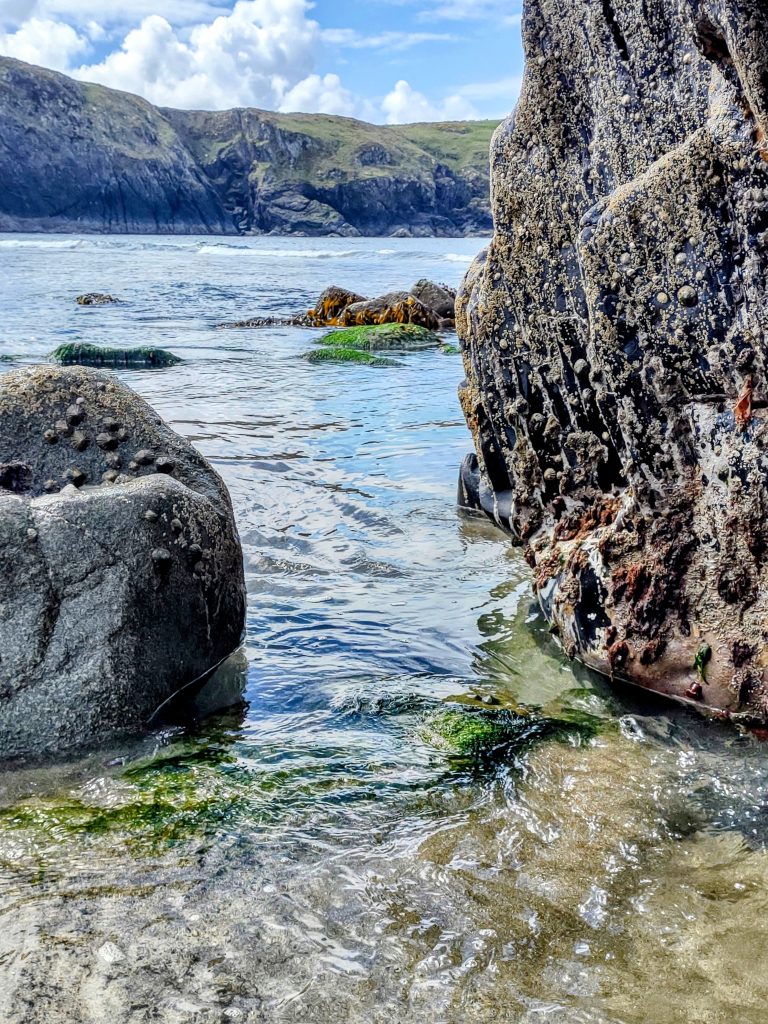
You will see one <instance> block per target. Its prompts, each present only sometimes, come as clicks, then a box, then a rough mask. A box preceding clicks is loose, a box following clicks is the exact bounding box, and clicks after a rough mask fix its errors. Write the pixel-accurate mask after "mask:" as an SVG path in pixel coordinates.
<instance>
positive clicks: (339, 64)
mask: <svg viewBox="0 0 768 1024" xmlns="http://www.w3.org/2000/svg"><path fill="white" fill-rule="evenodd" d="M519 12H520V0H316V2H315V3H311V2H308V0H237V2H234V0H0V54H4V55H6V56H10V57H17V58H18V59H19V60H24V61H27V62H29V63H31V64H40V65H42V66H43V67H47V68H52V69H54V70H56V71H63V72H65V73H66V74H69V75H72V76H73V77H74V78H79V79H82V80H84V81H91V82H100V83H102V84H104V85H108V86H112V87H113V88H116V89H124V90H126V91H128V92H133V93H138V94H139V95H141V96H144V97H146V98H147V99H148V100H151V101H152V102H153V103H156V104H159V105H161V106H173V107H181V108H186V109H205V110H221V109H226V108H228V107H241V106H253V107H260V108H262V109H266V110H281V111H286V112H287V111H303V112H308V113H315V112H320V113H326V114H343V115H345V116H349V117H359V118H363V119H364V120H368V121H373V122H375V123H377V124H385V123H388V124H398V123H403V122H408V121H432V120H460V119H464V118H502V117H505V116H506V115H507V114H508V113H509V112H510V111H511V110H512V108H513V106H514V104H515V100H516V98H517V94H518V91H519V88H520V76H521V74H522V63H523V59H522V47H521V42H520V14H519Z"/></svg>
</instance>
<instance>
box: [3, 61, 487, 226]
mask: <svg viewBox="0 0 768 1024" xmlns="http://www.w3.org/2000/svg"><path fill="white" fill-rule="evenodd" d="M495 127H496V123H495V122H486V121H482V122H451V123H446V124H412V125H396V126H380V125H370V124H366V123H364V122H361V121H355V120H352V119H350V118H343V117H331V116H326V115H322V114H275V113H270V112H265V111H260V110H252V109H240V110H228V111H223V112H219V113H208V112H204V111H180V110H168V109H160V108H157V107H154V106H153V105H152V104H151V103H148V102H147V101H146V100H143V99H141V98H139V97H138V96H132V95H130V94H128V93H123V92H117V91H115V90H113V89H107V88H105V87H103V86H99V85H92V84H89V83H83V82H76V81H74V80H72V79H70V78H67V77H66V76H65V75H61V74H58V73H56V72H53V71H48V70H45V69H43V68H38V67H34V66H32V65H29V64H24V63H22V62H20V61H17V60H13V59H11V58H8V57H0V230H3V231H90V232H137V233H138V232H142V233H143V232H147V233H187V234H198V233H200V234H204V233H217V234H234V233H254V234H256V233H269V232H272V233H277V234H305V235H329V234H330V235H391V234H407V235H411V234H413V235H424V236H427V235H464V234H478V233H482V232H485V231H489V230H490V226H491V218H490V212H489V166H488V161H489V158H488V150H489V144H490V139H491V135H492V133H493V130H494V128H495Z"/></svg>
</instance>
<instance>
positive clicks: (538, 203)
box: [457, 0, 768, 721]
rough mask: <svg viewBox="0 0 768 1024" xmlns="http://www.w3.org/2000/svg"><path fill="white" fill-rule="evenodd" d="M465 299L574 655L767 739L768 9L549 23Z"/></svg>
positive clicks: (484, 412) (545, 580) (490, 432)
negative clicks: (752, 727) (757, 727)
mask: <svg viewBox="0 0 768 1024" xmlns="http://www.w3.org/2000/svg"><path fill="white" fill-rule="evenodd" d="M523 34H524V42H525V50H526V58H527V66H526V72H525V80H524V84H523V89H522V94H521V98H520V101H519V105H518V107H517V110H516V112H515V114H514V115H513V116H512V117H511V118H510V119H509V120H508V121H507V122H506V123H505V124H504V125H503V126H502V127H501V128H500V129H499V131H498V132H497V134H496V137H495V141H494V144H493V148H492V175H493V193H494V210H493V212H494V220H495V235H494V238H493V241H492V243H491V245H490V247H489V249H488V250H487V252H485V253H484V254H482V255H481V257H480V258H479V259H478V261H476V263H475V265H474V266H473V267H472V268H471V270H470V272H469V274H468V276H467V279H466V281H465V284H464V287H463V289H462V291H461V293H460V295H459V298H458V301H457V318H458V325H459V331H460V334H461V337H462V340H463V346H464V356H465V364H466V371H467V382H466V384H465V386H464V387H463V389H462V393H461V397H462V402H463V406H464V409H465V413H466V416H467V420H468V422H469V424H470V427H471V429H472V432H473V434H474V438H475V443H476V450H477V454H478V463H479V464H478V465H477V466H475V465H474V464H473V463H472V461H471V460H470V461H469V462H467V463H465V466H464V467H463V471H462V486H461V490H462V494H463V496H464V498H465V499H466V500H467V501H470V502H474V503H475V504H477V505H479V506H480V507H483V508H485V510H486V511H488V512H489V513H490V514H491V515H492V516H493V517H494V518H495V519H496V520H497V521H498V522H499V523H500V524H501V525H503V526H504V527H505V528H507V529H508V530H510V531H511V532H512V534H513V535H514V536H515V537H516V538H517V539H518V540H520V541H521V542H523V543H524V544H525V545H526V549H527V554H528V557H529V560H530V562H531V565H532V566H533V570H534V576H535V585H536V590H537V593H538V595H539V598H540V600H541V603H542V605H543V607H544V609H545V611H546V614H547V615H548V616H549V618H550V619H551V621H552V623H553V628H554V629H555V630H556V631H557V632H558V633H559V635H560V637H561V639H562V642H563V645H564V647H565V650H566V651H567V652H568V654H569V655H571V656H573V657H576V658H580V659H581V660H582V661H584V662H585V663H586V664H588V665H590V666H592V667H594V668H596V669H598V670H600V671H602V672H604V673H606V674H609V675H612V676H615V677H617V678H623V679H627V680H630V681H632V682H635V683H639V684H641V685H643V686H646V687H649V688H651V689H654V690H658V691H659V692H662V693H666V694H669V695H672V696H675V697H678V698H680V699H684V700H690V701H691V702H693V703H695V704H696V705H698V706H703V707H707V708H711V709H715V710H717V711H719V712H723V713H726V714H729V715H732V716H734V717H736V716H740V717H743V718H745V719H753V720H760V721H764V720H766V718H768V675H767V674H766V672H767V666H768V586H766V584H767V583H768V519H767V518H766V511H767V510H768V489H767V488H766V481H768V450H767V446H768V380H767V378H766V364H767V363H768V346H767V345H766V341H767V336H766V330H767V328H768V315H767V314H766V309H767V308H768V306H767V303H766V299H767V296H766V291H767V290H768V143H767V142H766V138H767V135H766V133H768V5H766V4H765V3H764V0H656V2H653V3H650V4H649V3H644V2H640V0H535V2H533V0H528V2H527V3H526V5H525V12H524V19H523Z"/></svg>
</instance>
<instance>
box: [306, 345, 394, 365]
mask: <svg viewBox="0 0 768 1024" xmlns="http://www.w3.org/2000/svg"><path fill="white" fill-rule="evenodd" d="M304 358H305V359H307V360H308V361H309V362H310V363H358V364H360V365H363V366H400V363H398V362H397V361H396V360H394V359H385V358H383V357H382V356H374V355H371V353H370V352H362V351H360V349H357V348H345V347H343V346H334V347H326V348H317V349H314V350H313V351H312V352H305V353H304Z"/></svg>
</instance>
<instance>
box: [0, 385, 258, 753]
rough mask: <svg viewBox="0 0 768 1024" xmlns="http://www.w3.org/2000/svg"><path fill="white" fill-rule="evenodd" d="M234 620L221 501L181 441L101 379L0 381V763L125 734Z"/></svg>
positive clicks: (237, 566)
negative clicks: (1, 760)
mask: <svg viewBox="0 0 768 1024" xmlns="http://www.w3.org/2000/svg"><path fill="white" fill-rule="evenodd" d="M244 617H245V588H244V579H243V561H242V551H241V547H240V542H239V539H238V535H237V530H236V527H235V523H234V517H233V512H232V506H231V502H230V499H229V495H228V493H227V490H226V487H225V486H224V483H223V482H222V480H221V479H220V478H219V476H218V475H217V474H216V473H215V471H214V470H213V469H212V468H211V466H210V465H209V464H208V463H207V462H206V460H205V459H204V458H203V457H202V456H201V455H200V454H199V453H198V452H197V451H195V449H194V448H192V446H191V445H190V444H188V442H187V441H185V440H184V439H183V438H181V437H179V436H178V435H177V434H175V433H174V432H173V431H172V430H171V429H170V428H169V427H168V426H167V425H166V424H165V423H163V421H162V420H161V419H160V418H159V417H158V416H157V414H156V413H155V412H154V411H153V410H152V409H151V408H150V407H149V406H148V405H147V404H146V403H145V402H144V401H143V400H142V399H140V398H139V397H138V396H137V395H135V394H134V393H133V392H132V391H130V389H129V388H127V387H125V386H124V385H122V384H121V383H120V382H119V381H117V380H116V379H115V378H113V377H111V376H110V375H108V374H105V373H102V372H99V371H95V370H91V369H85V368H82V367H68V368H58V367H57V368H53V367H35V368H32V369H25V370H22V371H19V372H14V373H10V374H7V375H5V376H4V377H2V378H0V758H2V759H11V758H19V757H29V756H38V755H44V754H48V753H53V752H61V751H63V750H67V749H72V748H75V747H79V746H84V745H89V744H93V743H97V742H100V741H103V740H106V739H107V738H110V737H114V736H115V735H119V734H120V733H126V732H130V731H134V730H136V729H139V728H141V727H142V726H143V725H145V724H146V722H147V720H148V718H149V717H150V716H151V714H152V713H153V711H154V710H155V709H156V708H157V707H158V706H159V705H161V704H162V703H163V702H164V701H165V700H166V699H167V698H168V697H170V696H171V695H172V694H173V693H175V692H176V691H177V690H179V689H181V688H182V687H184V686H186V685H188V684H190V683H191V682H193V681H194V680H195V679H197V678H200V677H202V676H204V675H205V674H206V673H208V672H210V671H211V670H212V669H213V668H215V666H216V665H217V664H219V663H220V662H221V661H222V660H223V659H224V658H225V657H226V656H227V655H229V654H230V653H231V652H232V651H233V650H234V649H235V648H236V647H237V646H238V644H239V642H240V639H241V635H242V631H243V625H244Z"/></svg>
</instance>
